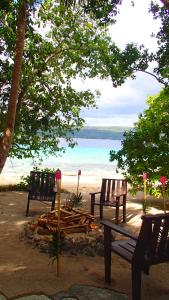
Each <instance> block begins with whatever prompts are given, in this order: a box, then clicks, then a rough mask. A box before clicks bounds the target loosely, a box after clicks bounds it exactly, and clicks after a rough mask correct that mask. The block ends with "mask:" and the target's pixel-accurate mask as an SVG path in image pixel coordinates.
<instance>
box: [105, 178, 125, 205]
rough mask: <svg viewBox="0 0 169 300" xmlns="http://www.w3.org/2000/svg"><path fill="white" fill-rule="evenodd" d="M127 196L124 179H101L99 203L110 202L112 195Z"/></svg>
mask: <svg viewBox="0 0 169 300" xmlns="http://www.w3.org/2000/svg"><path fill="white" fill-rule="evenodd" d="M122 194H123V195H126V194H127V181H126V180H125V179H111V178H103V179H102V186H101V196H100V197H101V201H103V202H111V200H113V197H114V195H122Z"/></svg>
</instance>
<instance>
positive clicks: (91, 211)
mask: <svg viewBox="0 0 169 300" xmlns="http://www.w3.org/2000/svg"><path fill="white" fill-rule="evenodd" d="M94 205H95V195H91V206H90V213H91V215H93V216H94Z"/></svg>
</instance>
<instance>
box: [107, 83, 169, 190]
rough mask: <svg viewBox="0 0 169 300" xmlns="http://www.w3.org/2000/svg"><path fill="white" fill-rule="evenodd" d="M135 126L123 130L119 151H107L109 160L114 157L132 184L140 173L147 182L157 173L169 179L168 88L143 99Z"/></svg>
mask: <svg viewBox="0 0 169 300" xmlns="http://www.w3.org/2000/svg"><path fill="white" fill-rule="evenodd" d="M147 104H148V105H149V107H148V109H146V110H144V112H143V113H142V115H140V117H139V121H138V122H137V123H136V124H135V128H134V129H132V130H130V131H128V132H126V133H125V135H124V140H123V142H122V149H121V150H120V151H117V152H116V151H114V150H112V151H111V152H110V161H113V160H117V164H118V168H120V169H122V170H123V173H124V175H125V176H126V177H127V178H128V180H129V182H130V183H131V184H132V185H133V186H135V187H136V186H139V187H140V184H142V180H141V178H140V175H141V174H143V172H147V173H148V174H149V178H150V181H151V182H155V181H156V180H158V179H159V177H160V176H161V175H164V176H166V177H167V178H169V168H168V165H169V156H168V153H169V129H168V122H169V88H165V89H163V90H162V91H161V92H160V93H159V94H158V95H156V96H151V97H149V98H148V100H147Z"/></svg>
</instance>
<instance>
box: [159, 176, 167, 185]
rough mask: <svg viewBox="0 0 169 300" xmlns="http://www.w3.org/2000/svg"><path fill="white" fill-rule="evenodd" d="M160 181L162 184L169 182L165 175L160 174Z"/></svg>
mask: <svg viewBox="0 0 169 300" xmlns="http://www.w3.org/2000/svg"><path fill="white" fill-rule="evenodd" d="M160 182H161V184H162V185H165V184H166V182H167V178H166V177H165V176H160Z"/></svg>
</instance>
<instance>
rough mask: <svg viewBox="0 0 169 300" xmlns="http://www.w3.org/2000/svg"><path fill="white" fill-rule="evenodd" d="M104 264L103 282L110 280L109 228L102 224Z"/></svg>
mask: <svg viewBox="0 0 169 300" xmlns="http://www.w3.org/2000/svg"><path fill="white" fill-rule="evenodd" d="M104 266H105V282H106V283H110V282H111V229H110V228H109V227H107V226H104Z"/></svg>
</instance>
